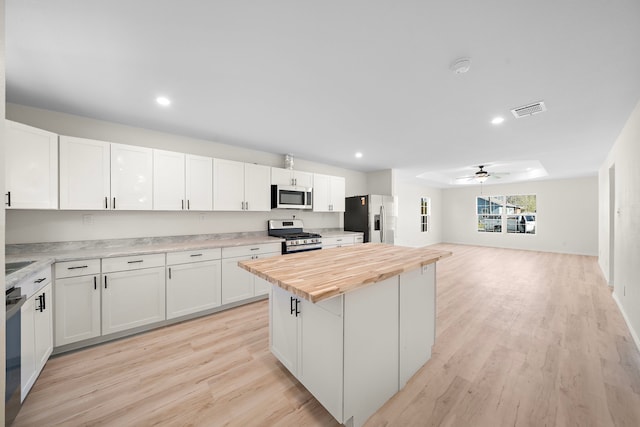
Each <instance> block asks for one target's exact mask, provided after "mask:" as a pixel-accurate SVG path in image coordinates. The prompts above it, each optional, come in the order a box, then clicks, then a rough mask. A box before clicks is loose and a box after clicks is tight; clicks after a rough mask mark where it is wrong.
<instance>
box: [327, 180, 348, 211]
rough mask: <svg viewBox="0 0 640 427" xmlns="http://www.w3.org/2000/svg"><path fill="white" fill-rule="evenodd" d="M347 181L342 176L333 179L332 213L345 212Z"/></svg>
mask: <svg viewBox="0 0 640 427" xmlns="http://www.w3.org/2000/svg"><path fill="white" fill-rule="evenodd" d="M345 186H346V182H345V179H344V178H343V177H341V176H332V177H331V195H330V199H331V211H333V212H344V196H345Z"/></svg>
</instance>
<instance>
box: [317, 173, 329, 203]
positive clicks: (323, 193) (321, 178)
mask: <svg viewBox="0 0 640 427" xmlns="http://www.w3.org/2000/svg"><path fill="white" fill-rule="evenodd" d="M330 191H331V177H330V176H329V175H321V174H317V173H316V174H314V175H313V211H314V212H329V204H330V203H331V199H330Z"/></svg>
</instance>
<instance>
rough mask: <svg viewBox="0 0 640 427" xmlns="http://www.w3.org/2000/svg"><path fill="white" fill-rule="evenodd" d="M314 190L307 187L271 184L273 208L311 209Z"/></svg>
mask: <svg viewBox="0 0 640 427" xmlns="http://www.w3.org/2000/svg"><path fill="white" fill-rule="evenodd" d="M312 194H313V190H312V189H311V188H307V187H291V186H282V185H272V186H271V208H277V209H311V208H312V207H313V205H312Z"/></svg>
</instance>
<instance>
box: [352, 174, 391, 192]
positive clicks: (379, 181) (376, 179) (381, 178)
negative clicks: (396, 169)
mask: <svg viewBox="0 0 640 427" xmlns="http://www.w3.org/2000/svg"><path fill="white" fill-rule="evenodd" d="M393 180H394V173H393V170H391V169H385V170H381V171H376V172H369V173H368V174H367V192H366V194H382V195H383V196H393V195H394V193H393V191H394V190H393V187H394V181H393ZM364 194H365V193H362V194H358V196H362V195H364Z"/></svg>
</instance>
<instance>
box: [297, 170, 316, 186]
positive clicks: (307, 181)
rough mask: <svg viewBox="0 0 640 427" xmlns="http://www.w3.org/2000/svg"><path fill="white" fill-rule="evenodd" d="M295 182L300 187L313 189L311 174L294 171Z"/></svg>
mask: <svg viewBox="0 0 640 427" xmlns="http://www.w3.org/2000/svg"><path fill="white" fill-rule="evenodd" d="M293 182H294V183H295V185H297V186H298V187H307V188H312V187H313V174H312V173H310V172H300V171H294V172H293Z"/></svg>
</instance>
